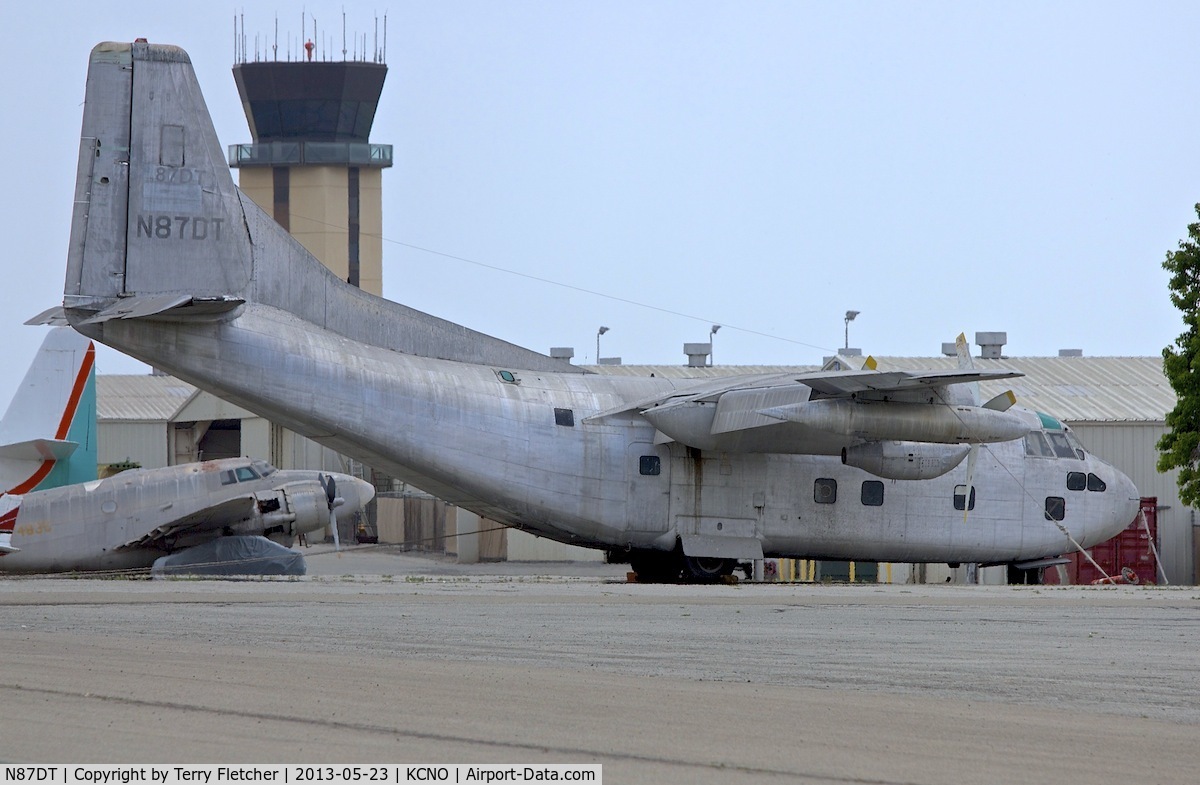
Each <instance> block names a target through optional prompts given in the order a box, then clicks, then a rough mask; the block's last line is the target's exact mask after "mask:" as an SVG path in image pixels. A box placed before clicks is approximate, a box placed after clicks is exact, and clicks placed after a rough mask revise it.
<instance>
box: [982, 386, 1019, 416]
mask: <svg viewBox="0 0 1200 785" xmlns="http://www.w3.org/2000/svg"><path fill="white" fill-rule="evenodd" d="M1016 402H1017V396H1015V395H1013V391H1012V390H1005V391H1004V392H1002V393H1000V394H999V395H997V396H996V397H995V398H993V399H992V400H990V401H988V402H987V403H985V404H984V405H983V408H985V409H995V410H996V411H998V412H1006V411H1008V410H1009V407H1011V406H1012V405H1013V404H1014V403H1016Z"/></svg>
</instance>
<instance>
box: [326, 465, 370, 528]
mask: <svg viewBox="0 0 1200 785" xmlns="http://www.w3.org/2000/svg"><path fill="white" fill-rule="evenodd" d="M334 477H335V479H336V480H337V495H338V496H341V497H342V499H344V502H343V503H342V504H341V505H339V506H337V507H336V508H334V515H336V516H337V519H338V520H339V521H345V520H349V519H351V518H353V517H354V514H355V513H356V512H358V511H359V510H361V509H362V508H363V507H366V506H367V502H369V501H371V499H374V498H375V486H373V485H371V483H369V482H367V481H365V480H360V479H358V478H357V477H351V476H350V475H348V474H336V475H334Z"/></svg>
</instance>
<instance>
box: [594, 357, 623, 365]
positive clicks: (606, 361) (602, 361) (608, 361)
mask: <svg viewBox="0 0 1200 785" xmlns="http://www.w3.org/2000/svg"><path fill="white" fill-rule="evenodd" d="M620 364H621V358H620V357H600V358H597V360H596V365H620Z"/></svg>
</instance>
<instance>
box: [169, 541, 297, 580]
mask: <svg viewBox="0 0 1200 785" xmlns="http://www.w3.org/2000/svg"><path fill="white" fill-rule="evenodd" d="M306 571H307V568H306V567H305V564H304V556H302V555H301V554H299V553H296V552H295V551H293V550H290V549H288V548H285V547H283V546H282V545H280V544H279V543H277V542H272V541H271V540H268V539H267V538H266V537H243V536H236V537H218V538H216V539H215V540H211V541H209V542H206V543H203V544H201V545H197V546H195V547H192V548H188V549H187V550H182V551H180V552H179V553H172V554H170V555H168V556H162V557H160V558H158V559H155V560H154V566H153V567H151V569H150V574H151V575H153V576H155V577H160V576H164V575H303V574H304V573H305V572H306Z"/></svg>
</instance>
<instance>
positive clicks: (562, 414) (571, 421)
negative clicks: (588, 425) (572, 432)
mask: <svg viewBox="0 0 1200 785" xmlns="http://www.w3.org/2000/svg"><path fill="white" fill-rule="evenodd" d="M554 424H555V425H565V426H566V427H568V428H574V427H575V411H574V410H573V409H559V408H555V410H554Z"/></svg>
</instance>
